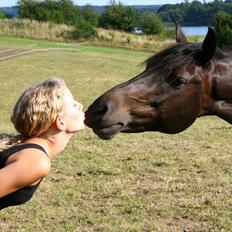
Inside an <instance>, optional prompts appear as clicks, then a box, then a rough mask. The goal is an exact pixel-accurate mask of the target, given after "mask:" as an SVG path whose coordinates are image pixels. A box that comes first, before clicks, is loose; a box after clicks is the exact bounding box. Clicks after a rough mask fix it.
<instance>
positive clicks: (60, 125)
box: [54, 116, 66, 131]
mask: <svg viewBox="0 0 232 232" xmlns="http://www.w3.org/2000/svg"><path fill="white" fill-rule="evenodd" d="M54 127H55V128H56V129H58V130H60V131H64V130H66V121H65V120H64V119H63V118H62V117H61V116H58V117H57V118H56V121H55V122H54Z"/></svg>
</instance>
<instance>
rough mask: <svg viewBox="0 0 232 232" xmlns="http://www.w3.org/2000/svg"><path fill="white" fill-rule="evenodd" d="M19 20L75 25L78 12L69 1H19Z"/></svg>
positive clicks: (78, 15)
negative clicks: (26, 19)
mask: <svg viewBox="0 0 232 232" xmlns="http://www.w3.org/2000/svg"><path fill="white" fill-rule="evenodd" d="M18 8H19V16H20V18H28V19H34V20H38V21H51V22H54V23H65V24H69V25H75V24H76V22H77V20H78V18H79V17H80V11H79V9H78V7H77V6H75V5H74V4H73V2H72V1H71V0H44V1H36V0H19V2H18Z"/></svg>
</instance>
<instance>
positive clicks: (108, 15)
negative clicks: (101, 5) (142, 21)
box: [100, 1, 139, 31]
mask: <svg viewBox="0 0 232 232" xmlns="http://www.w3.org/2000/svg"><path fill="white" fill-rule="evenodd" d="M138 16H139V15H138V12H137V11H136V9H134V8H132V7H129V6H124V5H123V4H122V3H120V2H119V3H117V2H116V1H111V2H110V5H109V6H106V10H105V12H104V13H103V14H102V15H101V18H100V26H101V27H103V28H106V29H109V28H112V29H117V30H124V31H132V29H133V28H134V27H135V26H136V22H137V20H138Z"/></svg>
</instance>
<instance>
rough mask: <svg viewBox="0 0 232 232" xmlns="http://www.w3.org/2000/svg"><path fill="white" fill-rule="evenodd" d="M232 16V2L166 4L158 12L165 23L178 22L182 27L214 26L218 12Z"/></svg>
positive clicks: (230, 0) (219, 0)
mask: <svg viewBox="0 0 232 232" xmlns="http://www.w3.org/2000/svg"><path fill="white" fill-rule="evenodd" d="M221 11H223V12H225V13H228V14H232V0H225V1H222V0H214V1H213V2H210V3H205V2H204V3H201V2H200V1H196V0H194V1H192V2H191V3H190V2H189V1H188V0H185V2H184V3H180V4H175V5H171V4H166V5H163V6H162V7H161V8H159V10H158V12H157V13H158V15H159V16H160V17H161V19H162V20H163V21H165V22H175V21H178V22H180V23H181V24H182V25H194V26H196V25H200V26H202V25H212V22H213V18H214V16H215V15H216V14H217V13H218V12H221Z"/></svg>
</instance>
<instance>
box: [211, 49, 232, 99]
mask: <svg viewBox="0 0 232 232" xmlns="http://www.w3.org/2000/svg"><path fill="white" fill-rule="evenodd" d="M221 52H222V53H221V54H224V56H216V59H215V61H214V69H213V72H212V85H213V86H212V87H213V88H212V89H213V90H212V91H213V92H212V95H213V96H214V98H215V100H226V101H229V102H232V55H231V54H232V49H226V50H225V51H223V50H222V51H221Z"/></svg>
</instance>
